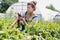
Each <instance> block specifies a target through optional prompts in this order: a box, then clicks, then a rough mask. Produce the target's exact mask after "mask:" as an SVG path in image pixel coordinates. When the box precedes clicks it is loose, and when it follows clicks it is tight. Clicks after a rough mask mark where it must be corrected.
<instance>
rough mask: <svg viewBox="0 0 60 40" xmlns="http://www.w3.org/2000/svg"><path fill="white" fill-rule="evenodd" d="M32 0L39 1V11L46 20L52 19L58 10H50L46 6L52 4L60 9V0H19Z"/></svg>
mask: <svg viewBox="0 0 60 40" xmlns="http://www.w3.org/2000/svg"><path fill="white" fill-rule="evenodd" d="M22 1H24V2H30V1H37V5H36V7H37V10H36V11H37V12H38V14H39V12H40V14H42V17H43V18H44V20H52V19H53V18H54V17H55V15H56V14H57V13H58V12H55V11H52V10H49V9H47V8H46V6H49V5H50V4H52V5H53V6H54V7H55V8H56V9H57V10H60V5H59V4H60V0H19V2H22Z"/></svg>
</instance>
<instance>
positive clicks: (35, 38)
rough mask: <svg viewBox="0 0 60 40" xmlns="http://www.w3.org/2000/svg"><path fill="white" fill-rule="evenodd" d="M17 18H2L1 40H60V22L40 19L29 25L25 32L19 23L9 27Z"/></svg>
mask: <svg viewBox="0 0 60 40" xmlns="http://www.w3.org/2000/svg"><path fill="white" fill-rule="evenodd" d="M14 20H15V19H0V40H60V25H59V24H60V23H57V22H46V21H42V20H41V21H40V22H38V23H36V24H35V25H33V26H31V25H27V26H26V28H25V32H21V31H20V30H21V27H20V28H17V24H16V25H15V26H14V27H13V28H11V29H9V27H10V25H11V24H12V23H13V21H14Z"/></svg>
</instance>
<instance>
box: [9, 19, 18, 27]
mask: <svg viewBox="0 0 60 40" xmlns="http://www.w3.org/2000/svg"><path fill="white" fill-rule="evenodd" d="M17 21H18V20H15V21H14V22H13V24H11V26H10V28H13V27H14V25H15V24H16V23H17Z"/></svg>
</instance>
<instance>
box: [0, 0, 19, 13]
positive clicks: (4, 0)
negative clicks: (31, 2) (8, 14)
mask: <svg viewBox="0 0 60 40" xmlns="http://www.w3.org/2000/svg"><path fill="white" fill-rule="evenodd" d="M16 2H18V0H1V1H0V13H4V12H5V11H6V10H7V9H8V8H9V6H10V5H12V4H14V3H16Z"/></svg>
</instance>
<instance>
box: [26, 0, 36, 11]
mask: <svg viewBox="0 0 60 40" xmlns="http://www.w3.org/2000/svg"><path fill="white" fill-rule="evenodd" d="M36 4H37V2H35V1H31V2H30V3H27V5H31V7H32V8H34V10H35V9H36Z"/></svg>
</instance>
